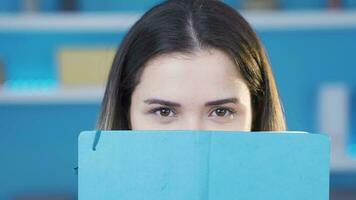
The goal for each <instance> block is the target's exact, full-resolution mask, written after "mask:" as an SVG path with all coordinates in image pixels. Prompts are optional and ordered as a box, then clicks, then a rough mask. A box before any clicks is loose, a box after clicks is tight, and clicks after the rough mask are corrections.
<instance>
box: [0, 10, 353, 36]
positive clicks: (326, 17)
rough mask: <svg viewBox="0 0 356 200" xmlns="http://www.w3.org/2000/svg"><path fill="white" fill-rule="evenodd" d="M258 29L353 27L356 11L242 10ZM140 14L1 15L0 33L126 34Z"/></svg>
mask: <svg viewBox="0 0 356 200" xmlns="http://www.w3.org/2000/svg"><path fill="white" fill-rule="evenodd" d="M241 14H242V15H243V16H244V17H245V18H246V19H247V21H248V22H249V23H250V24H251V25H252V26H253V27H254V28H256V29H258V30H279V29H292V30H293V29H323V28H326V29H328V28H329V29H330V28H348V27H356V10H317V11H315V10H313V11H309V10H301V11H299V10H294V11H288V10H287V11H275V10H272V11H269V10H254V11H241ZM141 15H142V13H137V12H119V13H35V14H4V13H3V14H0V32H16V31H59V32H88V31H91V32H107V31H124V32H126V31H127V30H128V29H129V28H130V27H131V26H132V25H133V24H134V23H135V22H136V21H137V20H138V19H139V17H140V16H141Z"/></svg>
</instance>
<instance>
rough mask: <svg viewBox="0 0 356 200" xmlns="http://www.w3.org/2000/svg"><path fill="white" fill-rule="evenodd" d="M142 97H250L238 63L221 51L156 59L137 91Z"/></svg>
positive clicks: (145, 71) (141, 78)
mask: <svg viewBox="0 0 356 200" xmlns="http://www.w3.org/2000/svg"><path fill="white" fill-rule="evenodd" d="M134 92H136V93H139V94H140V96H155V97H161V98H169V99H176V100H179V99H180V100H183V99H187V98H190V100H191V101H192V100H196V101H206V100H207V99H210V100H214V99H221V98H231V97H238V96H241V95H246V92H247V93H248V88H247V86H246V84H245V82H244V80H243V79H242V78H241V75H240V74H239V71H238V70H237V67H236V65H235V63H234V62H233V61H232V60H231V59H230V58H229V57H228V56H227V55H226V54H225V53H223V52H221V51H218V50H210V51H200V52H196V53H194V54H192V55H191V56H187V55H179V54H174V55H173V54H172V55H164V56H161V57H156V58H155V59H153V60H151V61H150V62H148V63H147V65H146V66H145V69H144V71H143V73H142V75H141V77H140V82H139V84H138V85H137V87H136V89H135V91H134Z"/></svg>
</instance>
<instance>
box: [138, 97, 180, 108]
mask: <svg viewBox="0 0 356 200" xmlns="http://www.w3.org/2000/svg"><path fill="white" fill-rule="evenodd" d="M143 102H145V103H147V104H161V105H165V106H169V107H181V105H180V104H179V103H175V102H171V101H166V100H162V99H146V100H144V101H143Z"/></svg>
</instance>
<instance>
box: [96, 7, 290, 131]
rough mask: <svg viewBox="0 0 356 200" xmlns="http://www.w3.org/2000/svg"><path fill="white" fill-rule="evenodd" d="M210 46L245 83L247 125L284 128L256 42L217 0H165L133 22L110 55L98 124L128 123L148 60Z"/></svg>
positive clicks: (126, 125)
mask: <svg viewBox="0 0 356 200" xmlns="http://www.w3.org/2000/svg"><path fill="white" fill-rule="evenodd" d="M211 48H214V49H218V50H221V51H223V52H225V53H226V54H227V55H229V56H230V57H231V59H232V60H233V61H234V62H235V63H236V67H237V68H238V70H239V71H240V73H241V75H242V77H243V78H244V80H245V82H246V84H247V86H248V88H249V91H250V94H251V105H252V112H253V113H252V116H253V119H252V127H251V130H252V131H283V130H285V129H286V125H285V120H284V114H283V111H282V106H281V103H280V100H279V96H278V92H277V88H276V85H275V81H274V78H273V74H272V71H271V68H270V65H269V62H268V60H267V57H266V55H265V52H264V50H263V48H262V45H261V43H260V42H259V40H258V38H257V36H256V34H255V32H254V31H253V30H252V28H251V27H250V25H249V24H248V23H247V22H246V21H245V19H244V18H243V17H242V16H241V15H240V14H239V13H238V12H237V11H236V10H234V9H233V8H231V7H229V6H227V5H226V4H224V3H222V2H220V1H217V0H168V1H165V2H163V3H161V4H158V5H157V6H155V7H153V8H151V9H150V10H149V11H147V12H146V13H145V14H144V15H143V16H142V17H141V18H140V19H139V20H138V21H137V22H136V23H135V24H134V25H133V26H132V28H131V29H130V30H129V32H128V33H127V34H126V36H125V37H124V39H123V41H122V42H121V45H120V47H119V49H118V51H117V53H116V56H115V58H114V61H113V64H112V67H111V70H110V74H109V79H108V82H107V85H106V91H105V94H104V98H103V101H102V105H101V111H100V114H99V115H100V116H99V119H98V122H97V129H99V130H125V129H126V130H127V129H130V116H129V110H130V103H131V96H132V93H133V90H134V89H135V87H136V85H137V84H138V82H139V79H140V75H141V73H142V71H143V68H144V65H145V63H146V62H147V61H149V60H150V59H152V58H153V57H156V56H159V55H163V54H170V53H184V54H191V53H194V52H195V51H197V50H206V49H211Z"/></svg>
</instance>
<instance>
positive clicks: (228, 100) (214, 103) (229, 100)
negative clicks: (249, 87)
mask: <svg viewBox="0 0 356 200" xmlns="http://www.w3.org/2000/svg"><path fill="white" fill-rule="evenodd" d="M227 103H234V104H237V103H238V99H237V98H226V99H219V100H215V101H209V102H206V103H205V106H217V105H222V104H227Z"/></svg>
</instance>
